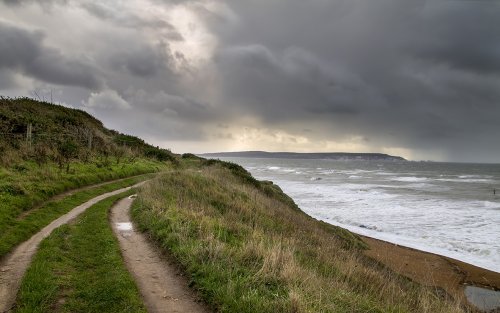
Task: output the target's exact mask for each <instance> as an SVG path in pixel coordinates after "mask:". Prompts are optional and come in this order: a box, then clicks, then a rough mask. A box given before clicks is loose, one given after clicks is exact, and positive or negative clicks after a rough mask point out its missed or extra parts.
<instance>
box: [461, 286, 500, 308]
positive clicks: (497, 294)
mask: <svg viewBox="0 0 500 313" xmlns="http://www.w3.org/2000/svg"><path fill="white" fill-rule="evenodd" d="M465 296H466V297H467V300H468V301H469V302H470V303H471V304H473V305H474V306H476V307H477V308H478V309H480V310H481V311H484V312H490V311H493V310H495V309H500V291H494V290H490V289H486V288H481V287H476V286H467V287H465Z"/></svg>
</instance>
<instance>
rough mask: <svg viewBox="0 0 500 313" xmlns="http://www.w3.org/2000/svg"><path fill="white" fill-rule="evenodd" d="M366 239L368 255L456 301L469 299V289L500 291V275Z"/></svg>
mask: <svg viewBox="0 0 500 313" xmlns="http://www.w3.org/2000/svg"><path fill="white" fill-rule="evenodd" d="M362 238H363V240H364V241H365V242H366V243H367V244H368V245H369V247H370V249H368V250H366V251H365V254H366V255H368V256H370V257H372V258H374V259H375V260H377V261H379V262H381V263H383V264H385V265H387V266H388V267H389V268H391V269H392V270H394V271H395V272H397V273H399V274H401V275H404V276H406V277H409V278H410V279H412V280H414V281H416V282H419V283H421V284H423V285H426V286H434V287H439V288H442V289H443V290H444V291H446V292H447V293H448V294H449V295H451V296H452V297H453V298H455V299H463V300H465V293H464V290H465V287H466V286H478V287H483V288H486V289H490V290H496V291H500V273H497V272H493V271H489V270H486V269H483V268H480V267H477V266H474V265H471V264H468V263H464V262H461V261H458V260H455V259H451V258H448V257H444V256H440V255H437V254H433V253H429V252H424V251H420V250H416V249H412V248H407V247H404V246H400V245H397V244H393V243H389V242H386V241H382V240H378V239H374V238H370V237H365V236H362ZM499 297H500V294H499ZM495 312H499V310H498V309H497V311H495Z"/></svg>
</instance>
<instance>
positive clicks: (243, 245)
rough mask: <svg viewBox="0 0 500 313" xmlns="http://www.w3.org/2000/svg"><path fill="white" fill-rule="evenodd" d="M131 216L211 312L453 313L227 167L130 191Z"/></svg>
mask: <svg viewBox="0 0 500 313" xmlns="http://www.w3.org/2000/svg"><path fill="white" fill-rule="evenodd" d="M190 162H191V163H196V161H195V160H191V161H190ZM200 162H203V161H200ZM133 217H134V219H135V220H136V221H137V222H138V223H139V225H140V227H141V228H142V229H143V230H146V231H148V232H149V233H150V234H151V236H152V237H153V238H154V239H155V240H156V241H157V242H158V244H159V246H160V247H161V248H163V249H165V250H168V251H169V252H170V253H171V254H173V255H174V256H175V257H176V258H177V260H178V261H179V262H180V264H181V265H182V266H184V267H185V269H186V271H187V272H188V273H189V275H190V276H191V278H192V282H193V285H194V286H196V288H198V289H199V290H200V292H201V293H202V295H203V296H204V298H205V299H206V301H207V302H208V303H210V304H211V305H213V306H214V307H215V308H216V309H217V310H218V311H220V312H273V313H275V312H460V308H459V307H458V305H457V304H456V303H447V302H446V301H445V300H443V299H440V298H438V296H436V295H435V294H434V293H433V291H432V290H429V289H426V288H423V287H421V286H418V285H417V284H414V283H412V282H410V281H408V280H407V279H405V278H402V277H399V276H397V275H396V274H394V273H392V272H391V271H389V270H387V269H385V268H384V267H383V266H381V265H379V264H377V263H375V262H373V261H371V260H369V259H367V258H366V257H364V256H363V255H362V253H360V251H359V249H362V246H363V245H362V244H361V243H360V241H359V239H358V238H357V237H356V236H355V235H352V234H350V233H349V232H347V231H342V230H340V229H339V228H336V227H333V226H329V225H326V224H324V223H320V222H318V221H316V220H314V219H312V218H310V217H308V216H307V215H305V214H304V213H303V212H301V211H299V210H297V208H296V206H295V205H294V204H292V203H291V202H290V200H289V198H288V197H287V196H286V195H284V194H283V193H281V192H280V191H279V189H278V188H276V187H272V185H270V184H269V183H267V184H266V183H259V182H257V181H256V180H255V179H253V178H252V177H251V176H249V175H248V174H246V172H245V171H244V170H243V169H241V168H239V167H238V166H235V165H231V164H227V163H220V162H214V161H209V162H205V166H204V167H201V168H200V169H193V170H189V169H185V170H182V171H178V172H173V173H165V174H163V175H162V176H161V177H159V178H157V179H155V180H154V182H152V183H149V184H148V187H147V188H144V189H143V190H142V191H141V192H140V194H139V198H138V200H137V201H136V202H135V204H134V206H133Z"/></svg>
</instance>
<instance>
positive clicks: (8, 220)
mask: <svg viewBox="0 0 500 313" xmlns="http://www.w3.org/2000/svg"><path fill="white" fill-rule="evenodd" d="M28 124H31V125H32V129H33V131H32V142H31V144H28V143H27V142H26V129H27V125H28ZM89 136H90V137H91V138H92V141H91V145H90V147H89V144H88V143H89V142H88V140H89ZM165 161H170V162H165ZM172 162H174V163H175V162H176V158H175V156H174V155H173V154H172V153H170V151H168V150H165V149H159V148H156V147H153V146H151V145H149V144H147V143H145V142H144V141H143V140H142V139H140V138H137V137H133V136H128V135H124V134H120V133H118V132H116V131H113V130H110V129H107V128H105V127H104V126H103V124H102V123H101V122H100V121H99V120H97V119H96V118H94V117H92V116H91V115H90V114H88V113H86V112H84V111H81V110H75V109H70V108H67V107H63V106H59V105H53V104H50V103H46V102H40V101H35V100H32V99H28V98H20V99H6V98H1V97H0V257H1V256H3V255H5V253H7V252H8V251H9V250H10V249H11V248H12V247H13V246H14V245H15V244H17V243H19V242H21V241H23V240H25V239H28V238H29V236H30V235H32V234H33V233H34V232H36V231H37V230H39V229H40V228H41V227H43V226H45V225H46V224H48V223H49V222H50V219H53V218H57V217H58V216H59V215H60V214H62V213H64V212H66V211H67V210H68V209H69V208H70V206H74V205H75V204H79V203H77V201H85V199H87V198H86V196H81V197H80V198H78V197H76V198H75V197H74V198H71V199H69V202H68V203H67V206H64V205H63V204H60V205H59V204H58V207H57V208H53V206H52V204H51V205H48V206H44V208H43V210H35V211H36V212H31V210H32V209H33V208H37V207H38V206H40V205H42V204H43V203H44V202H46V201H47V200H48V199H50V198H51V197H53V196H54V195H57V194H60V193H62V192H64V191H67V190H71V189H75V188H78V187H83V186H88V185H92V184H97V183H101V182H105V181H110V180H115V179H119V178H125V177H131V176H135V175H139V174H144V173H152V172H157V171H159V170H161V169H164V168H166V167H167V166H168V165H167V164H170V165H171V164H172ZM121 186H123V184H117V185H116V188H118V187H121ZM109 188H110V187H109V186H108V187H107V189H106V188H105V189H101V190H109ZM97 192H103V191H100V190H97V191H96V192H94V193H92V195H97ZM82 195H83V194H82ZM88 195H90V194H88ZM51 210H52V211H51Z"/></svg>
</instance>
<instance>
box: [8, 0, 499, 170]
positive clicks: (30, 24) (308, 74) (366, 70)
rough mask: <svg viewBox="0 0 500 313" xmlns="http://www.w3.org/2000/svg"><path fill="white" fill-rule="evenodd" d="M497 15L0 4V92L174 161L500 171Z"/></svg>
mask: <svg viewBox="0 0 500 313" xmlns="http://www.w3.org/2000/svg"><path fill="white" fill-rule="evenodd" d="M499 43H500V2H498V1H489V0H482V1H480V0H477V1H466V0H436V1H425V0H408V1H400V0H328V1H327V0H311V1H300V0H273V1H246V0H234V1H233V0H232V1H218V0H192V1H188V0H186V1H181V0H179V1H173V0H172V1H161V0H143V1H139V0H132V1H116V0H115V1H112V0H108V1H76V0H53V1H43V2H41V1H33V0H32V1H30V0H24V1H23V0H17V1H16V0H3V1H0V94H1V95H4V96H33V97H40V98H45V100H49V99H50V97H51V94H52V98H53V101H54V102H56V103H61V104H63V105H67V106H72V107H76V108H80V109H84V110H86V111H88V112H90V113H92V114H94V115H95V116H96V117H98V118H99V119H101V120H102V121H103V122H104V123H105V125H107V126H108V127H111V128H114V129H117V130H120V131H122V132H127V133H130V134H134V135H137V136H140V137H142V138H145V139H146V140H147V141H149V142H151V143H154V144H157V145H161V146H163V147H167V148H171V149H172V150H173V151H175V152H211V151H224V150H269V151H300V152H318V151H352V152H386V153H392V154H396V155H402V156H404V157H408V158H411V159H433V160H451V161H480V162H483V161H486V162H499V161H500V144H499V142H500V121H499V120H500V102H499V101H500V44H499Z"/></svg>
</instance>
